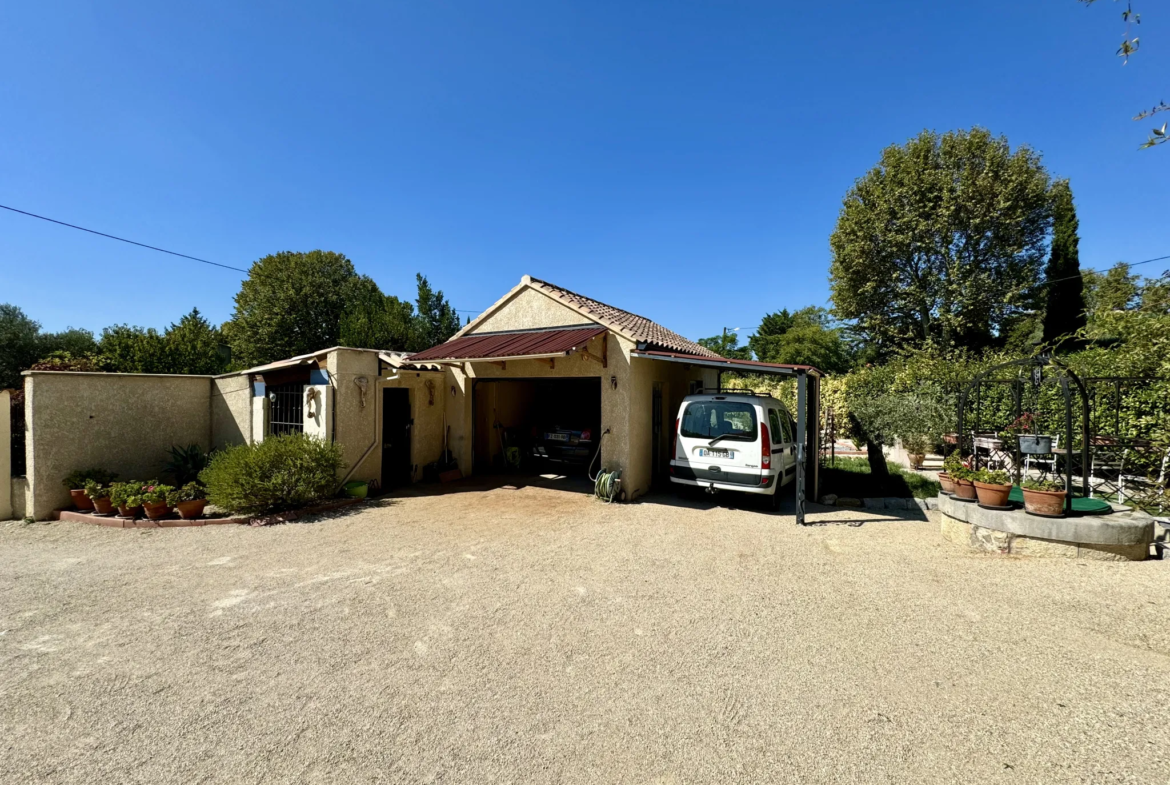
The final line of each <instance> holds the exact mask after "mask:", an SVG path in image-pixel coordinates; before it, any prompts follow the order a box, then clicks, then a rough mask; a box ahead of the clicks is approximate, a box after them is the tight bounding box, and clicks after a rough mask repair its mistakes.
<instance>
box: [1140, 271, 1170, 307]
mask: <svg viewBox="0 0 1170 785" xmlns="http://www.w3.org/2000/svg"><path fill="white" fill-rule="evenodd" d="M1138 309H1139V310H1141V311H1143V312H1145V313H1152V314H1158V315H1160V316H1167V315H1170V270H1168V271H1166V272H1164V273H1162V277H1160V278H1151V279H1147V280H1146V282H1145V283H1144V284H1143V285H1142V293H1141V296H1140V302H1139V304H1138Z"/></svg>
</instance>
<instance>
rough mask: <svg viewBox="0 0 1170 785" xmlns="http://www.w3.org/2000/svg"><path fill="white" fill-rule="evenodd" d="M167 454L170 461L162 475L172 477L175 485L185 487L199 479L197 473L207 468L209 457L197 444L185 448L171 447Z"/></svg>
mask: <svg viewBox="0 0 1170 785" xmlns="http://www.w3.org/2000/svg"><path fill="white" fill-rule="evenodd" d="M167 454H168V455H170V456H171V459H170V460H169V461H167V465H166V466H164V467H163V473H164V474H167V475H169V476H170V477H172V478H173V479H174V481H175V484H176V485H186V484H187V483H190V482H195V481H196V480H198V479H199V473H200V472H202V471H203V470H204V469H206V468H207V464H208V462H209V460H210V457H211V456H210V455H208V453H206V452H204V451H203V448H202V447H200V446H199V445H198V444H188V445H187V446H186V447H179V446H177V445H172V446H171V448H170V449H169V450H167Z"/></svg>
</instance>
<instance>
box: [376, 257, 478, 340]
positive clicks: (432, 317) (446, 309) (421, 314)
mask: <svg viewBox="0 0 1170 785" xmlns="http://www.w3.org/2000/svg"><path fill="white" fill-rule="evenodd" d="M415 280H416V282H417V283H418V299H417V300H416V301H415V308H416V313H415V318H414V336H413V339H412V340H413V343H412V345H411V347H410V351H422V350H423V349H429V348H431V347H432V346H437V345H438V344H441V343H443V342H445V341H446V340H447V339H448V338H450V337H451V336H452V335H454V334H455V333H457V332H459V315H458V314H457V313H455V309H454V308H452V307H451V304H450V303H449V302H447V300H446V298H445V297H443V293H442V292H441V291H435V290H434V289H432V288H431V285H430V283H428V282H427V279H426V277H425V276H424V275H423V274H422V273H418V274H416V275H415ZM380 348H381V347H380Z"/></svg>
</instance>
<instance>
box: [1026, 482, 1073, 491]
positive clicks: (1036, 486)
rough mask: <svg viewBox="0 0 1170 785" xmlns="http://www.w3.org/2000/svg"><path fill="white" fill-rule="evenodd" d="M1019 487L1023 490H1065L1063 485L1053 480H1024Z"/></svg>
mask: <svg viewBox="0 0 1170 785" xmlns="http://www.w3.org/2000/svg"><path fill="white" fill-rule="evenodd" d="M1020 487H1021V488H1023V489H1024V490H1025V491H1049V492H1058V491H1063V490H1065V488H1064V485H1063V484H1062V483H1059V482H1057V481H1055V480H1024V481H1023V482H1022V483H1020Z"/></svg>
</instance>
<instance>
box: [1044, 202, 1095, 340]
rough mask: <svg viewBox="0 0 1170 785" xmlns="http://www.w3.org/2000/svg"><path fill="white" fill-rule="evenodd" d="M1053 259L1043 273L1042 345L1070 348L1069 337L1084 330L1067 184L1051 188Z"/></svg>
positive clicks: (1082, 284) (1073, 217) (1081, 284)
mask: <svg viewBox="0 0 1170 785" xmlns="http://www.w3.org/2000/svg"><path fill="white" fill-rule="evenodd" d="M1052 218H1053V226H1052V255H1051V256H1050V257H1049V258H1048V266H1047V267H1046V268H1045V270H1044V278H1045V280H1046V281H1049V282H1050V283H1048V284H1047V286H1045V289H1047V295H1048V302H1047V305H1046V306H1045V308H1044V343H1046V344H1048V345H1051V346H1057V345H1062V346H1064V347H1065V348H1070V343H1072V342H1071V341H1070V340H1069V339H1068V336H1071V335H1073V334H1075V333H1076V332H1077V330H1079V329H1081V328H1082V327H1084V326H1085V282H1084V280H1082V278H1081V259H1080V254H1079V252H1078V250H1077V247H1078V245H1079V244H1080V238H1079V237H1077V225H1078V222H1077V209H1076V207H1075V206H1074V205H1073V196H1072V188H1070V187H1069V184H1068V180H1057V181H1056V182H1055V183H1053V184H1052Z"/></svg>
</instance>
